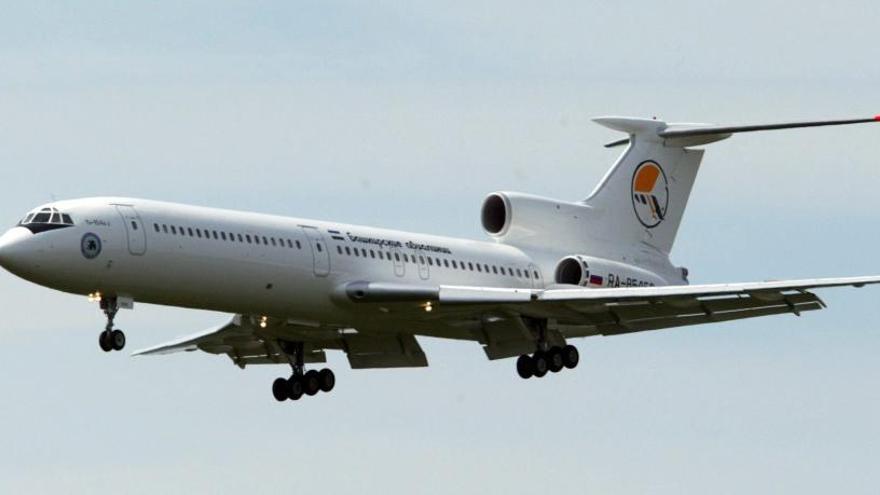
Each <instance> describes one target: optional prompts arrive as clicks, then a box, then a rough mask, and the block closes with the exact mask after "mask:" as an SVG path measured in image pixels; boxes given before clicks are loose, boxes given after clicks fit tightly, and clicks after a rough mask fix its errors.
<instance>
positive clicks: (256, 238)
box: [254, 235, 260, 244]
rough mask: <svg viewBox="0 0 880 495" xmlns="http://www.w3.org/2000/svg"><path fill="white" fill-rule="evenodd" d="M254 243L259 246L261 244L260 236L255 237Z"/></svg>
mask: <svg viewBox="0 0 880 495" xmlns="http://www.w3.org/2000/svg"><path fill="white" fill-rule="evenodd" d="M254 243H255V244H259V243H260V236H258V235H255V236H254Z"/></svg>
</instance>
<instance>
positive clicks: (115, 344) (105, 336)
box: [98, 297, 125, 352]
mask: <svg viewBox="0 0 880 495" xmlns="http://www.w3.org/2000/svg"><path fill="white" fill-rule="evenodd" d="M101 310H103V311H104V314H105V315H106V316H107V326H105V327H104V331H103V332H101V334H100V335H99V336H98V345H100V346H101V350H102V351H104V352H110V351H121V350H122V349H123V348H124V347H125V334H124V333H123V332H122V330H119V329H114V328H113V319H114V318H115V317H116V313H117V312H118V311H119V305H118V303H117V300H116V298H115V297H105V298H102V299H101Z"/></svg>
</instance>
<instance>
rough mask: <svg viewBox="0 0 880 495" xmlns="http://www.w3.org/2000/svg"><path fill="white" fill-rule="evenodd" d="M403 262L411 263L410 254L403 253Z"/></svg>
mask: <svg viewBox="0 0 880 495" xmlns="http://www.w3.org/2000/svg"><path fill="white" fill-rule="evenodd" d="M403 262H404V263H409V256H407V255H406V253H403Z"/></svg>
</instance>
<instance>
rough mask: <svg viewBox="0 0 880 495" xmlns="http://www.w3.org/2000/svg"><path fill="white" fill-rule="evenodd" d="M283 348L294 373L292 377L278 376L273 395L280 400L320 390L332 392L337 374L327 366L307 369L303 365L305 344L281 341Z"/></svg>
mask: <svg viewBox="0 0 880 495" xmlns="http://www.w3.org/2000/svg"><path fill="white" fill-rule="evenodd" d="M281 348H282V350H284V352H286V353H287V355H288V357H289V359H290V366H291V367H292V368H293V374H292V375H291V376H290V378H283V377H282V378H276V379H275V381H274V382H273V383H272V395H273V396H274V397H275V400H277V401H278V402H284V401H285V400H287V399H290V400H299V399H300V398H302V396H303V395H309V396H311V395H315V394H317V393H318V392H330V391H331V390H333V387H334V386H335V385H336V375H334V374H333V371H332V370H329V369H327V368H324V369H322V370H321V371H316V370H309V371H305V366H303V344H302V342H296V343H286V342H285V343H281Z"/></svg>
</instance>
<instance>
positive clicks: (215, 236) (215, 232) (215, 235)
mask: <svg viewBox="0 0 880 495" xmlns="http://www.w3.org/2000/svg"><path fill="white" fill-rule="evenodd" d="M213 233H214V239H217V231H216V230H215V231H213Z"/></svg>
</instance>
